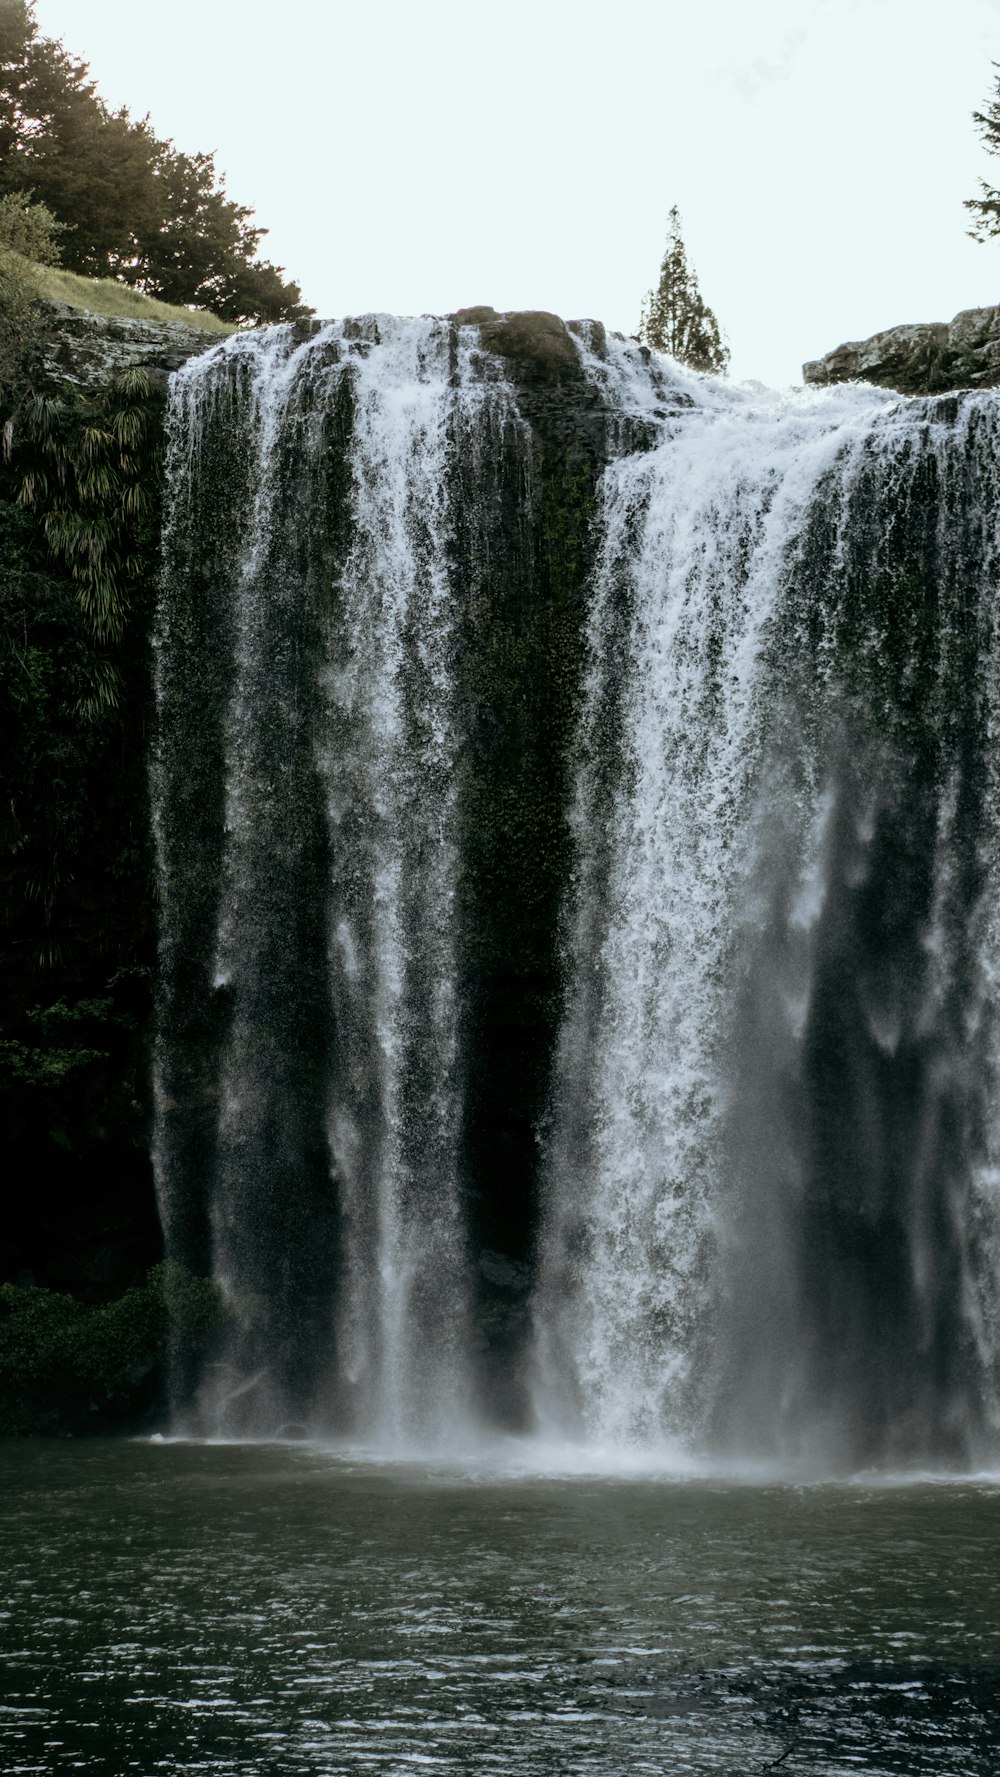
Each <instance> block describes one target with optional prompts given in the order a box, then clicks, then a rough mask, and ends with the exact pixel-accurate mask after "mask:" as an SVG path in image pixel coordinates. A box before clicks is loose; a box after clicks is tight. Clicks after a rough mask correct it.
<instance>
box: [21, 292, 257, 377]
mask: <svg viewBox="0 0 1000 1777" xmlns="http://www.w3.org/2000/svg"><path fill="white" fill-rule="evenodd" d="M44 308H45V322H46V325H45V345H44V350H43V363H44V367H45V369H46V370H47V371H48V372H49V373H50V374H51V375H52V376H57V377H59V378H61V379H63V380H65V381H68V382H74V383H79V384H80V386H81V387H82V388H91V387H93V386H94V385H95V384H98V383H103V382H106V381H107V380H108V378H109V377H112V376H116V375H117V374H118V373H119V372H120V371H122V370H144V371H145V372H146V374H147V376H148V377H149V380H150V382H152V383H157V384H160V385H161V386H162V385H165V383H166V381H167V378H168V376H169V375H170V372H171V371H172V370H178V369H179V368H180V366H181V365H182V364H183V363H185V362H186V360H187V359H188V358H193V357H194V356H195V354H196V353H198V352H206V351H207V350H208V348H209V346H216V345H219V344H221V342H222V340H224V339H225V337H226V335H225V334H224V333H207V332H205V331H204V330H203V329H202V328H200V327H190V326H188V324H187V323H186V322H185V321H141V320H138V319H136V318H135V317H133V316H131V315H97V314H92V313H91V311H90V310H89V309H78V308H70V307H69V306H68V305H67V304H64V303H55V302H47V303H45V304H44Z"/></svg>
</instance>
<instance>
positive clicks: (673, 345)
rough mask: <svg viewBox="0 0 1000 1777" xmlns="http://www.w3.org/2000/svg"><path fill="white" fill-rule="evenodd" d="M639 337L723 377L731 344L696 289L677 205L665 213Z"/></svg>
mask: <svg viewBox="0 0 1000 1777" xmlns="http://www.w3.org/2000/svg"><path fill="white" fill-rule="evenodd" d="M639 338H640V340H641V341H642V343H643V345H647V346H652V347H653V348H654V349H655V350H656V351H658V352H667V353H669V355H670V357H671V358H676V359H677V361H678V363H679V364H687V365H689V366H690V368H691V369H692V370H710V371H714V373H715V374H716V375H717V376H724V375H725V373H726V367H727V365H728V363H729V347H728V346H727V345H726V343H725V341H724V340H723V337H722V332H721V330H720V327H719V323H718V321H717V320H716V318H715V315H714V314H713V312H712V310H711V309H710V308H709V307H708V304H707V303H706V302H705V301H704V300H703V298H702V294H701V291H700V290H699V288H698V279H697V277H696V276H695V273H694V270H693V269H692V267H691V266H690V265H689V264H688V257H687V249H686V247H685V245H684V241H683V238H682V236H681V218H680V212H679V211H678V209H677V206H676V204H675V205H674V207H673V209H672V210H671V212H670V216H669V218H668V232H667V247H666V252H665V253H664V255H663V263H662V264H661V266H660V281H659V283H658V285H657V287H656V289H655V290H649V291H647V293H646V296H645V298H644V300H643V304H642V316H641V319H640V321H639Z"/></svg>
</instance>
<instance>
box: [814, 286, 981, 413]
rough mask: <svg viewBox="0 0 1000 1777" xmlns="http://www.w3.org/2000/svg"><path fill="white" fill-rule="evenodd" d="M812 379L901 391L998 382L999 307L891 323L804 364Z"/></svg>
mask: <svg viewBox="0 0 1000 1777" xmlns="http://www.w3.org/2000/svg"><path fill="white" fill-rule="evenodd" d="M802 376H803V380H804V381H805V382H807V383H812V384H828V383H846V382H866V383H875V384H876V385H877V386H878V387H879V388H883V389H898V390H899V392H900V394H903V395H936V394H940V393H941V392H942V391H944V390H946V389H992V388H997V387H998V386H1000V306H998V307H996V308H981V309H963V311H962V313H961V314H959V315H956V316H955V319H954V320H953V321H950V322H945V321H931V322H927V323H924V324H917V325H915V326H905V327H889V328H887V329H886V331H885V332H884V333H876V334H873V335H872V337H871V339H862V340H851V341H850V342H849V343H848V344H847V345H842V346H838V347H837V349H836V351H835V352H827V354H826V356H825V357H823V358H816V359H814V360H813V361H812V362H811V363H809V364H803V366H802Z"/></svg>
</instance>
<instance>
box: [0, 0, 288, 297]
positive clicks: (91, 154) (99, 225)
mask: <svg viewBox="0 0 1000 1777" xmlns="http://www.w3.org/2000/svg"><path fill="white" fill-rule="evenodd" d="M8 193H21V194H24V193H30V194H31V195H32V196H33V197H34V199H35V200H36V201H37V202H40V203H43V204H45V205H46V206H47V208H48V209H49V210H50V211H51V213H52V215H53V216H54V217H55V218H56V220H57V221H58V222H59V223H60V224H61V226H62V234H61V237H60V245H61V257H62V261H63V263H64V264H65V265H66V266H67V268H68V269H69V270H70V271H76V272H81V273H83V274H85V275H86V276H88V277H113V278H117V279H119V280H120V281H121V282H123V283H125V284H130V285H132V286H134V287H135V288H136V289H138V290H143V291H145V292H147V294H149V295H151V296H155V297H158V298H160V299H162V300H163V301H165V302H170V303H183V304H193V305H194V306H195V307H199V308H205V309H209V310H211V312H212V313H213V314H216V315H219V316H221V318H222V319H223V320H226V321H233V322H248V321H281V320H290V319H293V318H295V317H296V316H300V315H304V314H306V313H308V312H309V311H308V310H307V309H305V308H304V307H303V305H302V303H301V300H300V292H299V288H298V285H297V284H294V283H290V282H286V281H285V280H284V278H283V277H282V268H281V267H280V266H275V265H273V264H271V263H270V262H269V261H267V260H262V259H260V258H259V257H258V248H259V246H260V242H261V239H262V237H263V236H264V234H265V233H266V232H267V231H266V229H263V228H261V227H260V226H259V225H257V224H256V223H255V222H254V220H253V211H252V210H251V209H249V208H248V207H247V206H246V205H245V204H238V203H234V202H233V201H232V199H230V198H228V197H227V196H226V191H225V183H224V180H223V179H222V177H221V175H220V174H219V173H218V171H217V169H216V167H215V162H214V158H213V156H212V155H211V154H185V153H182V152H181V150H180V149H178V148H176V147H175V146H174V144H173V142H171V141H165V140H163V139H162V138H161V137H158V136H157V135H155V133H154V131H153V129H152V127H151V125H150V122H149V119H148V117H146V118H139V119H136V118H133V117H132V116H131V115H130V113H129V112H128V110H127V109H122V110H120V111H111V110H109V109H108V107H107V106H106V105H105V103H104V101H103V100H102V99H101V97H100V95H99V93H98V92H97V89H96V86H95V83H94V81H93V80H92V79H91V77H90V72H89V69H88V66H87V64H86V63H85V62H81V61H78V60H77V59H76V58H75V57H73V56H71V55H69V54H68V53H67V51H66V50H64V49H63V47H62V45H61V44H60V43H55V42H53V41H51V40H50V39H48V38H45V37H42V36H40V34H39V31H38V27H37V24H36V22H35V18H34V13H33V6H32V4H31V0H0V195H4V194H8Z"/></svg>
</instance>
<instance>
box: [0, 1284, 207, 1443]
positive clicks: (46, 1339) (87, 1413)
mask: <svg viewBox="0 0 1000 1777" xmlns="http://www.w3.org/2000/svg"><path fill="white" fill-rule="evenodd" d="M221 1314H222V1307H221V1302H220V1298H219V1295H218V1292H217V1290H216V1288H215V1285H214V1284H213V1283H211V1282H210V1281H209V1280H208V1279H207V1278H200V1277H192V1276H191V1274H190V1273H189V1272H186V1271H184V1270H182V1268H181V1267H180V1266H179V1265H169V1264H163V1265H156V1266H154V1267H153V1269H152V1270H151V1271H150V1272H149V1274H148V1276H147V1277H146V1278H145V1280H144V1281H143V1282H142V1283H140V1284H138V1285H136V1286H135V1287H133V1288H132V1289H129V1290H126V1291H125V1293H124V1295H122V1296H120V1297H118V1299H117V1300H116V1301H112V1302H106V1303H101V1304H97V1305H88V1304H87V1303H84V1302H81V1301H79V1300H78V1299H77V1298H76V1297H75V1296H71V1295H68V1294H66V1293H65V1292H63V1291H59V1290H43V1289H21V1288H18V1287H17V1286H16V1285H15V1284H0V1435H6V1436H9V1435H11V1434H14V1435H18V1434H24V1433H29V1434H30V1433H34V1434H35V1435H37V1434H39V1433H50V1434H51V1433H58V1434H62V1435H66V1434H77V1433H80V1432H88V1431H104V1430H107V1429H108V1428H109V1427H110V1426H115V1427H118V1428H120V1427H122V1426H123V1425H128V1426H131V1427H133V1428H138V1427H140V1426H144V1425H147V1424H148V1423H150V1421H151V1419H152V1417H153V1416H155V1415H156V1413H157V1412H159V1411H162V1408H163V1404H164V1402H163V1380H164V1376H165V1373H166V1366H167V1359H168V1357H170V1356H174V1357H176V1356H178V1355H180V1356H183V1354H184V1353H185V1352H186V1351H188V1350H189V1349H192V1348H196V1347H197V1346H199V1345H200V1344H202V1343H203V1342H204V1341H205V1340H206V1339H209V1338H210V1337H211V1336H212V1334H213V1333H214V1332H215V1330H216V1328H217V1326H218V1324H219V1321H220V1317H221Z"/></svg>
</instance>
